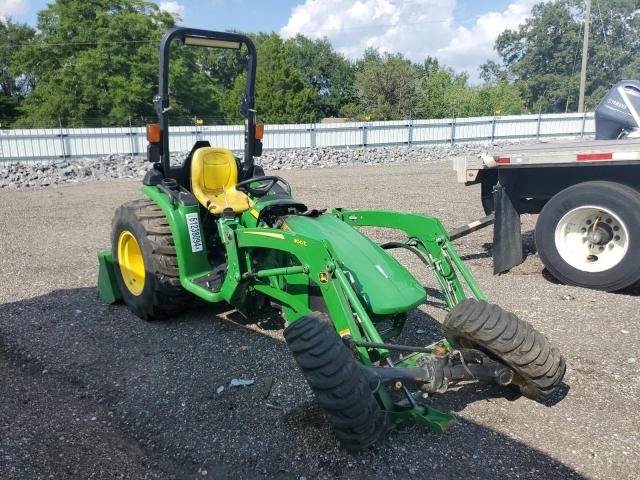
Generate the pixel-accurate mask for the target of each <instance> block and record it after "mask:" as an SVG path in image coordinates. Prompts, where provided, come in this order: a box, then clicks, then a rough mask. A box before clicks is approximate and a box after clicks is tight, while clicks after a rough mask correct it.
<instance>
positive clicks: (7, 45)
mask: <svg viewBox="0 0 640 480" xmlns="http://www.w3.org/2000/svg"><path fill="white" fill-rule="evenodd" d="M157 41H158V40H114V41H108V42H103V41H101V42H64V43H47V42H34V43H5V44H0V48H21V47H30V46H33V47H67V46H72V45H80V46H86V45H104V44H107V45H112V44H126V43H153V42H157Z"/></svg>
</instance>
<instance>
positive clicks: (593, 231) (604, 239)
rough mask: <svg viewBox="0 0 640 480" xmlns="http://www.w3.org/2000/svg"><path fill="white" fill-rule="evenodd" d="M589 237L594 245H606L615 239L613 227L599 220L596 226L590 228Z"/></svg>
mask: <svg viewBox="0 0 640 480" xmlns="http://www.w3.org/2000/svg"><path fill="white" fill-rule="evenodd" d="M588 232H589V233H587V239H588V240H589V242H591V243H592V244H593V245H606V244H607V243H609V242H610V241H611V240H613V228H611V227H610V226H609V225H608V224H606V223H602V222H599V223H598V224H597V225H596V227H595V228H590V229H589V230H588Z"/></svg>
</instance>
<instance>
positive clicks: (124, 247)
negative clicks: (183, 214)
mask: <svg viewBox="0 0 640 480" xmlns="http://www.w3.org/2000/svg"><path fill="white" fill-rule="evenodd" d="M111 245H112V255H113V260H114V264H115V265H114V266H115V273H116V279H117V282H118V286H119V287H120V291H121V292H122V297H123V300H124V302H125V304H126V305H127V306H128V307H129V309H130V310H131V311H132V312H133V313H135V314H136V315H137V316H139V317H140V318H143V319H145V320H153V319H158V318H166V317H170V316H174V315H177V314H179V313H181V312H183V311H184V310H186V309H187V308H188V307H189V304H190V303H191V302H192V300H193V297H192V296H191V295H190V294H189V293H188V292H187V291H186V290H184V289H183V288H182V286H181V285H180V278H179V272H178V260H177V256H176V249H175V245H174V243H173V237H172V236H171V229H170V228H169V223H168V222H167V219H166V218H165V216H164V213H163V212H162V210H161V209H160V207H158V206H157V205H156V204H155V203H154V202H152V201H151V200H146V199H145V200H135V201H133V202H128V203H125V204H124V205H122V206H121V207H119V208H118V209H117V210H116V213H115V216H114V218H113V223H112V230H111Z"/></svg>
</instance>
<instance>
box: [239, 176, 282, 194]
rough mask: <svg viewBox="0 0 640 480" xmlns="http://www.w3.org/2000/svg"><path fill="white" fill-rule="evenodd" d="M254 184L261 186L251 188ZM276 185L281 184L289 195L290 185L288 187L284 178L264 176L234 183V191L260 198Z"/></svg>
mask: <svg viewBox="0 0 640 480" xmlns="http://www.w3.org/2000/svg"><path fill="white" fill-rule="evenodd" d="M256 182H260V183H261V185H258V186H251V184H253V183H256ZM278 183H281V184H282V185H283V186H284V187H285V191H286V192H287V194H289V195H291V185H289V183H288V182H287V181H286V180H285V179H284V178H282V177H278V176H276V175H265V176H262V177H253V178H248V179H246V180H242V181H241V182H238V183H236V190H240V191H241V192H247V193H250V194H251V195H254V196H256V197H261V196H263V195H266V194H267V193H269V191H270V190H271V189H272V188H273V187H275V186H276V184H278Z"/></svg>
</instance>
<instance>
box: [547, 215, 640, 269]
mask: <svg viewBox="0 0 640 480" xmlns="http://www.w3.org/2000/svg"><path fill="white" fill-rule="evenodd" d="M555 244H556V248H557V250H558V253H559V254H560V256H561V257H562V259H563V260H564V261H565V262H567V263H568V264H569V265H571V266H572V267H574V268H576V269H578V270H582V271H584V272H594V273H595V272H604V271H606V270H610V269H611V268H613V267H615V266H616V265H617V264H618V263H620V262H621V261H622V259H623V258H624V257H625V255H626V254H627V250H628V248H629V232H628V229H627V226H626V225H625V223H624V222H623V221H622V219H621V218H620V217H618V216H617V215H616V214H615V213H614V212H612V211H611V210H609V209H607V208H604V207H600V206H591V205H585V206H581V207H578V208H575V209H573V210H571V211H569V212H567V213H566V214H565V215H564V216H563V217H562V218H561V219H560V221H559V222H558V224H557V225H556V231H555Z"/></svg>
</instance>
